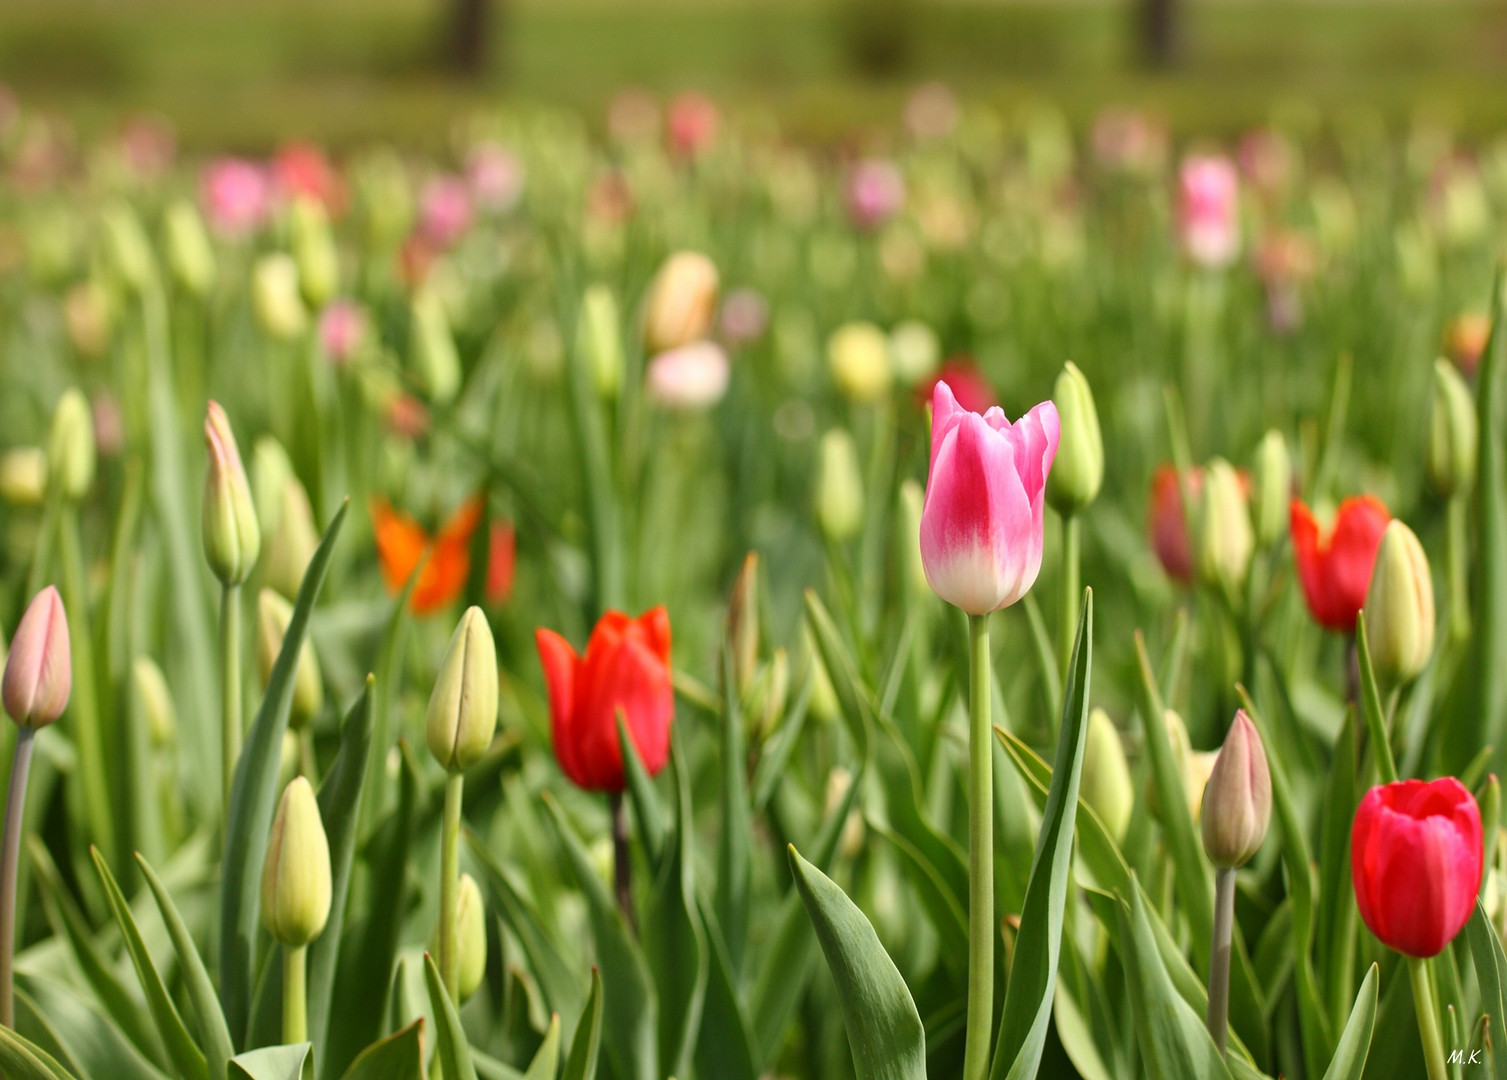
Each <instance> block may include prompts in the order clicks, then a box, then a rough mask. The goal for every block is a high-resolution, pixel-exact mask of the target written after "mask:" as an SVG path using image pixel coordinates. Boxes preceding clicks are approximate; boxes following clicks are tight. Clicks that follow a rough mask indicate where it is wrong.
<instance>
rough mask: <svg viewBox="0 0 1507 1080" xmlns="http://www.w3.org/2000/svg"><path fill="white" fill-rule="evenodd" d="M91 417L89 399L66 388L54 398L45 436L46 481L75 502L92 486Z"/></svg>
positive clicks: (92, 427)
mask: <svg viewBox="0 0 1507 1080" xmlns="http://www.w3.org/2000/svg"><path fill="white" fill-rule="evenodd" d="M94 459H95V451H94V414H93V412H92V411H91V410H90V408H89V399H88V398H86V397H84V395H83V393H82V392H81V391H80V390H77V389H74V388H70V389H68V390H65V391H63V396H62V397H60V398H58V404H57V408H55V409H54V410H53V412H52V429H51V431H49V432H48V435H47V479H48V483H50V484H52V485H53V486H54V488H55V489H56V490H57V492H58V494H60V495H62V496H63V498H65V499H68V500H69V501H71V502H77V501H78V500H79V499H82V498H83V497H84V496H85V495H87V494H88V493H89V488H90V487H91V486H92V485H93V484H94Z"/></svg>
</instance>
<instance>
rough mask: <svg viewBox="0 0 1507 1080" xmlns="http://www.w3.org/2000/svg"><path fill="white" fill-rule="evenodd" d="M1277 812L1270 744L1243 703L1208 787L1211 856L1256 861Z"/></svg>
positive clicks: (1229, 866) (1238, 862)
mask: <svg viewBox="0 0 1507 1080" xmlns="http://www.w3.org/2000/svg"><path fill="white" fill-rule="evenodd" d="M1271 816H1272V781H1271V773H1270V772H1269V771H1268V769H1267V763H1266V747H1265V746H1263V745H1262V743H1261V734H1260V733H1259V732H1258V731H1257V730H1256V725H1255V724H1253V723H1251V718H1250V717H1249V716H1247V715H1246V714H1245V710H1244V709H1241V710H1239V711H1238V712H1236V713H1235V720H1234V722H1233V723H1231V724H1230V730H1229V733H1228V734H1227V735H1226V736H1225V739H1224V746H1223V747H1222V748H1221V749H1220V751H1219V755H1218V757H1216V758H1215V760H1214V768H1213V770H1212V771H1211V772H1210V773H1209V781H1208V784H1207V785H1206V786H1205V787H1204V792H1203V806H1202V807H1201V817H1202V820H1203V841H1204V851H1206V852H1208V855H1209V861H1210V862H1212V863H1213V864H1214V865H1215V866H1217V867H1220V868H1222V869H1226V870H1236V869H1239V868H1240V867H1242V866H1244V865H1245V864H1246V863H1248V862H1250V861H1251V858H1252V857H1253V856H1254V855H1255V854H1256V852H1257V851H1258V850H1259V849H1260V847H1261V841H1262V840H1264V839H1266V828H1267V825H1268V824H1270V822H1271Z"/></svg>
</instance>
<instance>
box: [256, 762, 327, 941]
mask: <svg viewBox="0 0 1507 1080" xmlns="http://www.w3.org/2000/svg"><path fill="white" fill-rule="evenodd" d="M329 916H330V844H329V841H328V839H326V837H325V834H324V822H323V821H322V820H321V819H320V816H319V803H318V801H317V800H316V799H315V798H314V789H313V788H312V787H311V786H310V785H309V781H308V778H307V777H303V776H296V777H294V778H293V782H292V783H290V784H289V785H288V786H287V787H286V788H284V789H283V797H282V801H281V802H279V803H278V804H277V816H276V817H274V818H273V819H272V835H271V836H270V837H269V838H268V840H267V861H266V862H265V863H263V864H262V925H264V926H265V927H266V928H267V932H268V933H270V934H271V935H272V937H273V939H274V940H276V941H277V942H278V943H279V944H282V945H286V946H288V947H290V948H302V947H303V946H305V945H307V944H308V943H309V942H311V941H313V940H314V939H315V938H317V937H318V936H319V935H320V933H322V932H323V930H324V924H325V922H326V920H328V919H329Z"/></svg>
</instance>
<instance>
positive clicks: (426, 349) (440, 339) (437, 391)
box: [408, 289, 461, 404]
mask: <svg viewBox="0 0 1507 1080" xmlns="http://www.w3.org/2000/svg"><path fill="white" fill-rule="evenodd" d="M411 314H412V319H411V321H410V323H409V337H408V348H409V352H410V354H411V357H412V361H413V366H414V368H415V369H417V371H418V373H419V378H420V379H422V380H423V383H424V385H425V386H426V387H427V388H428V389H429V398H430V400H431V401H435V402H438V403H440V404H444V403H446V402H448V401H449V400H450V399H451V398H453V397H455V395H456V392H457V391H459V390H460V382H461V370H460V354H459V353H458V352H456V350H455V338H454V337H453V336H451V333H450V319H449V318H448V317H447V316H446V314H445V308H444V305H443V304H441V303H440V298H439V297H438V296H437V295H436V294H435V293H433V292H431V291H430V290H428V289H425V290H422V291H421V292H420V293H419V294H418V295H417V296H415V297H414V298H413V307H412V312H411Z"/></svg>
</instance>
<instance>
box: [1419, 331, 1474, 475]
mask: <svg viewBox="0 0 1507 1080" xmlns="http://www.w3.org/2000/svg"><path fill="white" fill-rule="evenodd" d="M1479 441H1480V431H1479V428H1478V422H1477V419H1476V403H1475V399H1474V398H1473V397H1472V396H1471V392H1470V387H1468V386H1466V385H1465V380H1464V379H1463V378H1461V377H1460V373H1459V372H1458V371H1457V370H1455V368H1454V366H1453V365H1452V364H1450V362H1449V361H1448V360H1435V361H1434V403H1433V406H1432V407H1431V408H1430V410H1429V445H1428V473H1429V483H1431V484H1432V485H1433V486H1434V490H1435V491H1436V492H1438V493H1439V495H1440V496H1442V497H1443V498H1446V499H1447V498H1449V497H1450V496H1451V495H1454V494H1455V493H1456V492H1459V491H1464V490H1465V489H1466V488H1468V487H1469V486H1470V483H1471V481H1472V480H1474V479H1475V475H1476V448H1477V445H1478V443H1479Z"/></svg>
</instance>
